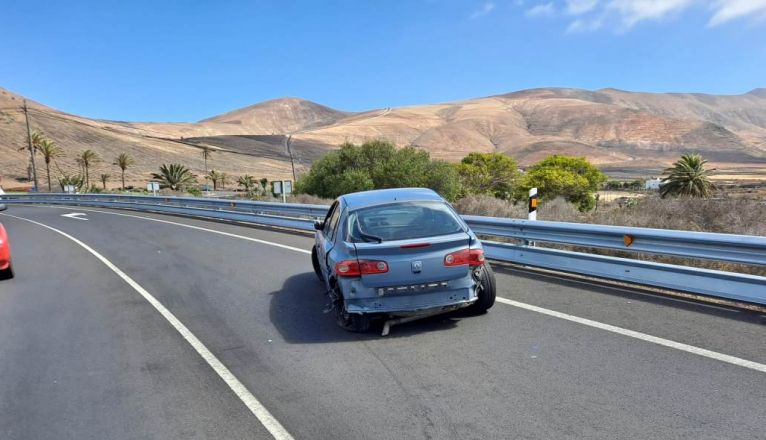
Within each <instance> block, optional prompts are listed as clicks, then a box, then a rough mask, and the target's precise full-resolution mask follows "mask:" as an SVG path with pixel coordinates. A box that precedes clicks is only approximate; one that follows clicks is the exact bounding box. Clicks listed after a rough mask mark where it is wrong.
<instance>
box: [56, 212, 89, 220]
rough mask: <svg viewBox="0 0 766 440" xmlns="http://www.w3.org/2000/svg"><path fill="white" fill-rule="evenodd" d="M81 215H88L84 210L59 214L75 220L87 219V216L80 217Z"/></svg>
mask: <svg viewBox="0 0 766 440" xmlns="http://www.w3.org/2000/svg"><path fill="white" fill-rule="evenodd" d="M81 215H88V214H86V213H84V212H71V213H69V214H61V216H62V217H69V218H73V219H75V220H85V221H88V219H87V218H82V217H80V216H81Z"/></svg>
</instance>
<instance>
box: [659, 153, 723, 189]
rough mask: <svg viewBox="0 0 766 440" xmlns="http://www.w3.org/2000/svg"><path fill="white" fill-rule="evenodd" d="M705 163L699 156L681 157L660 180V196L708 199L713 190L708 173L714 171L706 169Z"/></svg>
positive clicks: (686, 155) (687, 155)
mask: <svg viewBox="0 0 766 440" xmlns="http://www.w3.org/2000/svg"><path fill="white" fill-rule="evenodd" d="M706 163H707V160H705V159H703V158H702V156H700V155H699V154H684V155H683V156H681V159H679V160H678V161H676V163H674V164H673V166H672V167H670V168H668V169H666V170H665V173H666V174H667V176H665V177H664V178H663V179H662V185H661V186H660V196H661V197H666V196H669V195H670V196H687V197H705V198H708V197H710V196H711V195H712V193H713V190H714V189H715V185H714V184H713V182H711V181H710V173H711V172H713V171H715V170H708V169H706V168H705V164H706Z"/></svg>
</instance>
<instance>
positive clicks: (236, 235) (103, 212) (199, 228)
mask: <svg viewBox="0 0 766 440" xmlns="http://www.w3.org/2000/svg"><path fill="white" fill-rule="evenodd" d="M46 208H58V209H62V208H61V207H59V206H46ZM82 211H88V212H98V213H100V214H109V215H119V216H121V217H131V218H138V219H142V220H148V221H153V222H158V223H166V224H169V225H176V226H182V227H184V228H189V229H196V230H198V231H206V232H212V233H213V234H219V235H225V236H227V237H233V238H240V239H242V240H247V241H252V242H255V243H260V244H265V245H268V246H275V247H279V248H282V249H288V250H291V251H295V252H301V253H304V254H311V251H307V250H306V249H301V248H297V247H294V246H288V245H286V244H281V243H274V242H273V241H266V240H260V239H258V238H252V237H247V236H244V235H238V234H232V233H230V232H223V231H217V230H215V229H208V228H203V227H202V226H194V225H187V224H186V223H178V222H172V221H170V220H161V219H158V218H153V217H143V216H140V215H131V214H122V213H119V212H108V211H99V210H98V209H82Z"/></svg>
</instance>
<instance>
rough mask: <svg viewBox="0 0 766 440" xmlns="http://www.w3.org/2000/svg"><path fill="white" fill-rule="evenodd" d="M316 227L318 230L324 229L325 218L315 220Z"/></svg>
mask: <svg viewBox="0 0 766 440" xmlns="http://www.w3.org/2000/svg"><path fill="white" fill-rule="evenodd" d="M314 229H316V230H317V231H321V230H322V229H324V220H314Z"/></svg>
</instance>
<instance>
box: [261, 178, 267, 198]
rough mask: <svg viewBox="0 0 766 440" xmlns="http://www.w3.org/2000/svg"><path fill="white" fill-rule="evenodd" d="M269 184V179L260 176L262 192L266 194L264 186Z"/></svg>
mask: <svg viewBox="0 0 766 440" xmlns="http://www.w3.org/2000/svg"><path fill="white" fill-rule="evenodd" d="M268 184H269V179H267V178H265V177H263V178H261V188H263V193H264V194H266V186H267V185H268Z"/></svg>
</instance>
